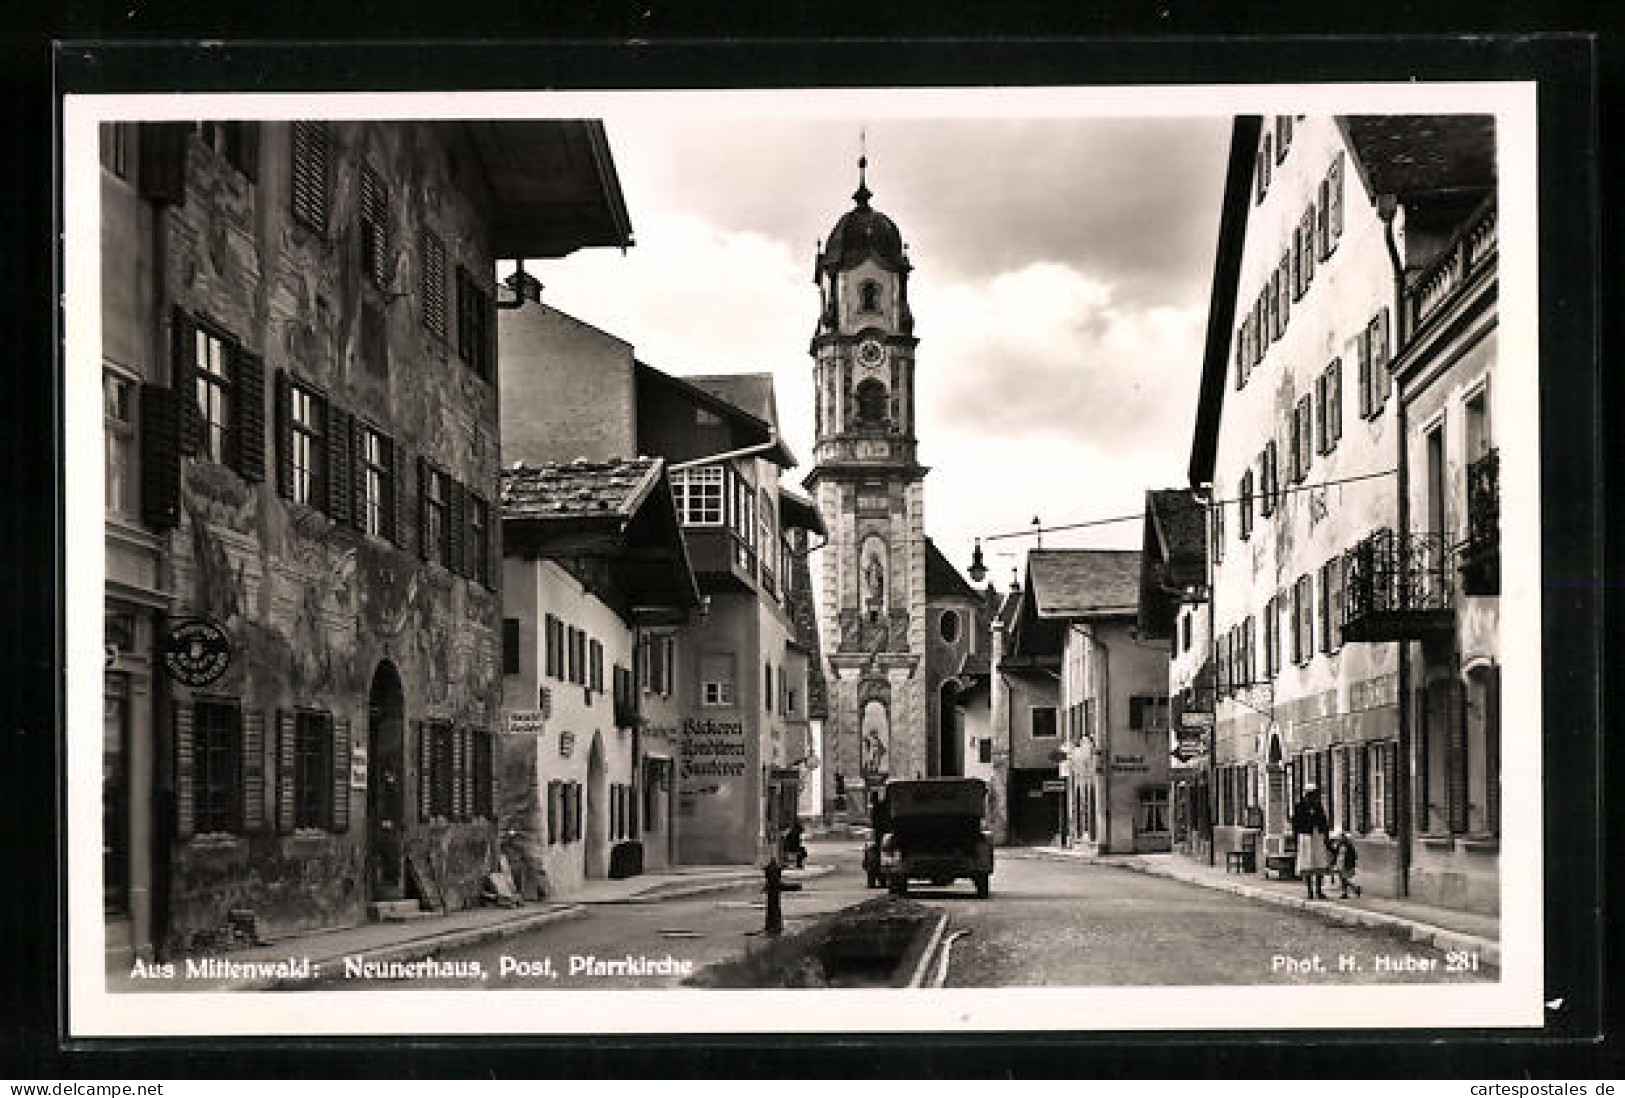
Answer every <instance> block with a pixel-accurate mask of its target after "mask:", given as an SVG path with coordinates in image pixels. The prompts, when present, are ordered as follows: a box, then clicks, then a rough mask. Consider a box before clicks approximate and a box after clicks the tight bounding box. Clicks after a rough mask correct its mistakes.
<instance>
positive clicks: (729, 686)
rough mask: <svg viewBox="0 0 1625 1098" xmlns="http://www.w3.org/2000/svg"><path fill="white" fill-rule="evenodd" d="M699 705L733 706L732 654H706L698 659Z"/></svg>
mask: <svg viewBox="0 0 1625 1098" xmlns="http://www.w3.org/2000/svg"><path fill="white" fill-rule="evenodd" d="M700 704H701V705H708V706H731V705H733V704H734V657H733V653H731V652H708V653H706V654H704V655H702V656H701V657H700Z"/></svg>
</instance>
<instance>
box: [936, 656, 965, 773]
mask: <svg viewBox="0 0 1625 1098" xmlns="http://www.w3.org/2000/svg"><path fill="white" fill-rule="evenodd" d="M937 725H938V728H937V763H938V766H939V768H940V772H941V773H942V775H943V777H947V778H959V777H963V776H964V774H965V742H964V741H965V738H964V725H963V721H962V718H961V716H960V713H959V680H958V679H949V680H948V681H946V682H944V683H943V684H942V688H941V690H939V691H938V693H937Z"/></svg>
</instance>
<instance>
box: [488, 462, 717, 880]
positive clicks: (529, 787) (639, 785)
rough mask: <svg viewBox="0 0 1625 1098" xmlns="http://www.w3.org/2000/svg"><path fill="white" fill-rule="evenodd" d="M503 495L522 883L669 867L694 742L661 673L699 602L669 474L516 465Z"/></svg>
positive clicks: (516, 859) (511, 795)
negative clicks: (680, 736)
mask: <svg viewBox="0 0 1625 1098" xmlns="http://www.w3.org/2000/svg"><path fill="white" fill-rule="evenodd" d="M501 500H502V529H503V613H504V618H503V623H502V624H503V667H502V670H503V697H502V708H503V724H502V729H503V732H504V735H503V736H502V737H501V740H500V744H501V765H502V781H501V801H500V806H499V816H500V821H499V822H500V825H501V829H502V846H503V850H504V852H505V853H506V854H507V856H508V860H509V865H510V868H511V869H512V871H513V874H514V881H515V884H516V886H517V888H518V889H519V892H520V894H521V895H522V896H525V897H526V898H538V897H541V896H544V895H545V896H567V895H569V894H570V893H571V892H572V891H573V890H574V889H576V888H577V887H579V885H580V884H581V883H582V882H583V881H584V880H588V879H593V878H603V877H607V876H630V875H633V874H635V873H638V872H641V871H642V870H644V869H655V868H660V867H664V866H668V865H671V864H673V862H674V861H675V860H676V859H675V855H676V846H677V834H678V821H677V799H676V796H675V791H676V782H675V767H674V764H675V761H676V753H677V751H678V749H679V746H680V745H679V744H678V743H677V740H676V737H675V736H674V735H673V728H674V724H673V720H672V715H671V714H670V713H669V712H663V711H662V710H663V709H664V708H666V706H664V705H663V704H662V703H664V702H668V701H669V699H670V697H671V694H672V684H671V681H670V676H669V675H668V674H666V671H665V668H664V666H657V665H656V664H657V663H659V664H663V662H664V660H665V654H666V648H665V646H664V644H663V642H666V641H668V640H669V637H670V634H671V633H672V632H673V631H674V630H677V629H679V628H680V627H682V626H683V625H685V624H686V623H688V622H689V621H690V620H692V619H693V618H694V617H695V616H696V615H697V613H698V611H699V607H700V594H699V589H698V587H697V586H696V585H695V581H694V574H693V572H692V570H691V569H690V568H689V564H688V554H687V552H686V550H685V548H684V545H683V536H682V530H681V527H680V525H679V523H678V521H677V510H676V506H675V504H674V503H673V501H672V497H671V488H670V485H669V483H668V482H667V480H666V474H665V466H664V464H663V463H662V462H661V461H660V459H658V458H630V459H614V460H609V461H586V460H577V461H572V462H568V463H553V464H547V465H535V466H532V465H525V464H523V463H515V464H513V465H512V466H510V467H509V468H506V469H504V470H503V471H502V497H501ZM645 698H647V699H648V701H647V703H645V700H644V699H645Z"/></svg>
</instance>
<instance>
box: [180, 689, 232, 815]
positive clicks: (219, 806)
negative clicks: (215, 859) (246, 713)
mask: <svg viewBox="0 0 1625 1098" xmlns="http://www.w3.org/2000/svg"><path fill="white" fill-rule="evenodd" d="M192 712H193V716H192V720H193V727H192V735H193V740H192V765H193V768H194V769H193V794H192V795H193V815H192V819H193V824H194V829H195V830H196V831H197V832H198V833H199V834H208V833H210V832H231V831H235V830H236V829H237V826H238V825H237V819H238V816H237V810H238V805H239V804H240V803H241V800H242V798H241V795H240V791H239V783H240V781H241V779H242V758H241V748H242V741H243V714H242V710H241V709H239V708H238V707H237V703H236V702H224V701H199V702H198V703H196V705H195V706H194V707H193V711H192Z"/></svg>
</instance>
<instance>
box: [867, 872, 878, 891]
mask: <svg viewBox="0 0 1625 1098" xmlns="http://www.w3.org/2000/svg"><path fill="white" fill-rule="evenodd" d="M867 876H868V878H869V884H868V887H870V888H879V887H880V875H879V874H877V873H876V872H875V871H874V870H872V869H871V870H870V871H869V872H868V874H867Z"/></svg>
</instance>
